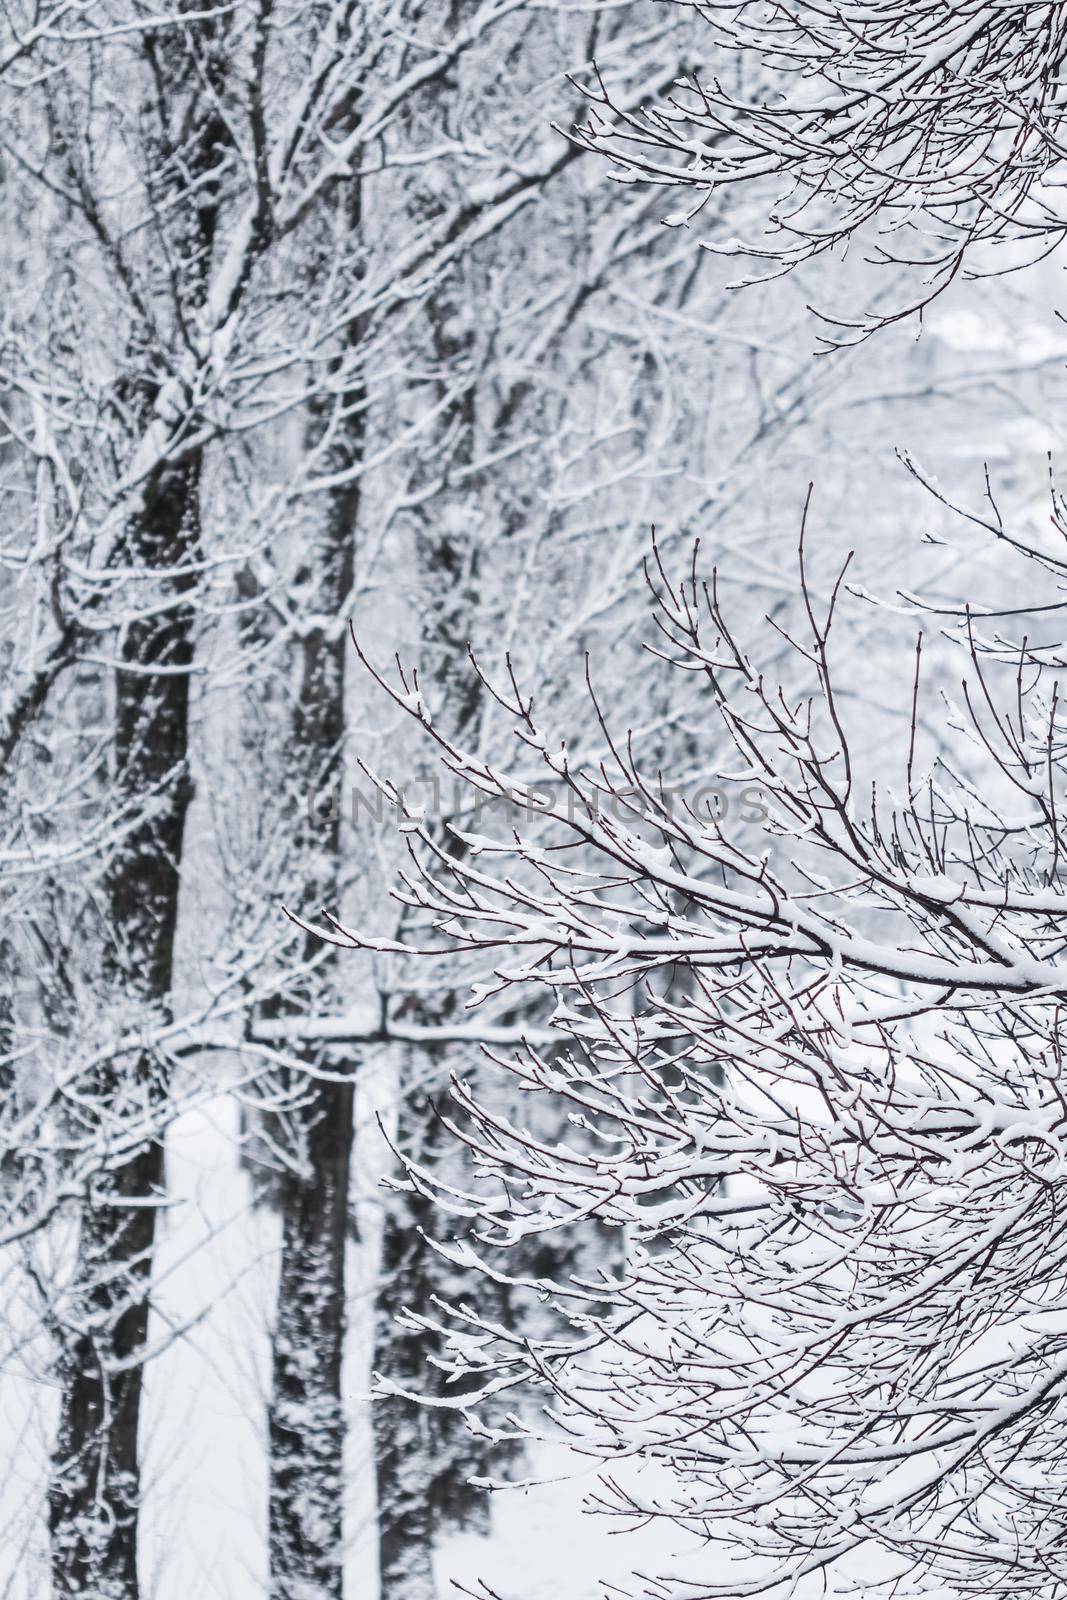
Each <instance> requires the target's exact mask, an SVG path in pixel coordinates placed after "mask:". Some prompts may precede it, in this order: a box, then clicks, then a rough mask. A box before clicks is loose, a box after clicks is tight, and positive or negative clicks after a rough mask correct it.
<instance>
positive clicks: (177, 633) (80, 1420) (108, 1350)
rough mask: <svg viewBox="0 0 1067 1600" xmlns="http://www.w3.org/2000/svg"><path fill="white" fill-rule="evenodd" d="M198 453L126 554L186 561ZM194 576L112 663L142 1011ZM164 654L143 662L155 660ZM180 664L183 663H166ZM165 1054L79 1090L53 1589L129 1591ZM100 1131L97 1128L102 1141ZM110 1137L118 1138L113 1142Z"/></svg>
mask: <svg viewBox="0 0 1067 1600" xmlns="http://www.w3.org/2000/svg"><path fill="white" fill-rule="evenodd" d="M199 485H200V461H199V458H198V457H195V456H194V457H193V458H191V459H190V460H188V461H186V462H185V463H183V465H182V466H181V467H174V468H170V467H163V468H161V469H160V470H159V472H158V473H157V474H156V475H155V476H154V477H153V478H152V479H151V480H150V481H149V483H148V485H147V487H146V490H145V493H144V500H143V503H142V506H141V509H140V511H139V513H138V515H137V516H136V517H135V518H133V519H132V521H131V524H130V526H129V528H128V530H127V540H126V549H125V552H124V555H125V558H126V559H127V560H128V561H129V562H130V563H131V564H136V565H137V566H138V567H139V568H141V569H151V570H154V571H167V570H169V569H172V568H175V567H181V566H183V565H188V563H189V562H190V560H191V558H192V556H193V555H194V554H195V552H196V550H197V546H198V542H199V509H198V495H199ZM193 582H194V579H193V577H192V576H190V575H189V574H188V573H186V574H179V575H178V576H177V577H175V578H174V579H173V580H172V581H171V583H170V586H169V587H170V596H169V598H170V599H171V600H172V602H173V603H172V604H171V605H170V607H169V609H167V610H166V611H163V612H162V613H160V612H156V614H154V615H152V616H150V617H148V618H146V619H143V620H137V621H135V622H133V623H131V624H130V625H129V626H128V627H127V628H126V630H125V633H124V636H123V638H122V640H121V642H120V658H121V660H122V661H123V662H124V663H128V664H129V665H130V666H131V667H134V666H135V667H137V668H138V669H139V670H137V671H124V670H123V669H122V668H121V667H120V668H119V670H118V672H117V674H116V685H115V695H116V708H115V769H116V788H117V791H118V794H119V797H120V799H121V800H122V801H123V802H128V803H131V804H136V805H139V806H140V807H141V817H140V820H139V821H138V823H137V824H136V826H135V827H134V828H133V830H132V832H130V833H129V834H128V835H127V836H126V838H125V839H124V840H123V842H122V844H121V845H120V846H119V848H118V850H117V852H116V854H115V857H114V859H113V860H112V862H111V863H110V865H109V867H108V870H107V872H106V875H105V884H104V904H105V909H106V916H107V921H108V929H107V937H108V941H109V942H108V949H107V955H106V959H105V964H104V967H105V970H104V978H105V985H106V988H107V990H108V991H109V994H110V996H111V997H112V998H113V1000H114V1002H115V1006H116V1013H117V1015H116V1022H117V1028H116V1032H121V1031H122V1028H123V1024H124V1022H125V1020H126V1010H127V1008H130V1009H131V1012H132V1011H133V1010H135V1011H136V1012H137V1014H139V1015H140V1016H142V1017H143V1018H144V1019H149V1018H153V1017H154V1018H162V1017H165V1016H166V1015H167V1014H168V1002H169V995H170V989H171V982H172V977H173V960H174V938H175V932H176V928H177V919H178V890H179V868H180V863H181V854H182V837H183V833H184V829H185V819H186V813H187V811H188V806H189V799H190V784H189V777H188V764H187V746H188V732H189V677H188V668H189V666H190V665H191V662H192V655H193V640H192V629H193V610H192V607H191V605H190V604H189V603H188V602H187V601H185V600H184V599H183V598H182V596H183V594H186V593H188V592H189V590H190V589H191V588H192V585H193ZM154 667H158V668H165V669H169V670H166V671H164V672H161V673H159V674H158V675H154V674H153V673H152V671H151V669H152V668H154ZM173 669H179V670H173ZM165 1098H166V1082H165V1080H164V1076H163V1072H162V1069H161V1068H160V1066H159V1064H158V1063H157V1062H156V1060H155V1059H154V1057H153V1056H152V1055H151V1054H150V1053H148V1052H144V1053H138V1054H135V1055H134V1056H133V1058H132V1059H131V1058H130V1056H116V1057H115V1059H114V1060H113V1061H112V1062H111V1063H110V1064H109V1065H108V1066H107V1067H106V1068H104V1069H102V1070H100V1071H99V1072H97V1073H96V1074H94V1076H93V1079H92V1081H91V1082H90V1083H89V1084H87V1085H86V1086H85V1088H84V1090H83V1095H82V1104H83V1105H87V1106H88V1110H87V1112H86V1117H87V1130H86V1131H87V1133H88V1134H89V1135H90V1136H91V1137H96V1138H97V1139H98V1140H99V1141H100V1143H101V1151H100V1153H101V1156H106V1149H107V1143H110V1144H111V1147H112V1149H113V1150H114V1152H115V1153H114V1156H113V1157H112V1158H111V1159H110V1160H107V1161H106V1164H104V1163H102V1165H103V1172H102V1176H101V1177H100V1178H99V1180H98V1181H97V1184H96V1185H95V1186H94V1188H93V1190H92V1192H91V1193H90V1194H89V1195H88V1196H87V1198H86V1200H85V1201H84V1203H83V1206H82V1212H81V1218H80V1228H79V1239H78V1256H77V1265H76V1268H75V1277H74V1282H73V1284H72V1286H71V1292H70V1297H69V1301H68V1303H67V1305H66V1306H65V1308H64V1309H63V1311H62V1312H61V1314H60V1324H61V1328H62V1341H63V1349H62V1354H61V1358H60V1368H61V1377H62V1385H63V1388H62V1397H61V1401H60V1419H59V1430H58V1435H57V1439H56V1445H55V1449H54V1452H53V1457H52V1474H51V1480H50V1485H49V1526H50V1531H51V1537H52V1575H53V1583H54V1586H55V1590H56V1593H57V1594H60V1595H80V1596H85V1597H88V1596H92V1600H136V1597H137V1595H138V1582H137V1525H138V1513H139V1509H140V1468H139V1462H138V1450H137V1435H138V1422H139V1417H140V1409H141V1394H142V1386H143V1351H144V1343H145V1333H146V1329H147V1324H148V1310H149V1303H148V1293H149V1286H150V1279H151V1272H152V1258H153V1247H154V1243H155V1225H156V1204H157V1201H158V1199H159V1198H160V1195H161V1192H162V1179H163V1146H162V1128H161V1126H160V1112H161V1109H162V1106H163V1103H164V1101H165ZM105 1141H106V1142H107V1143H105ZM116 1146H117V1148H115V1147H116Z"/></svg>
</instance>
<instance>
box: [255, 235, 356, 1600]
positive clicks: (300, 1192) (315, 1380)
mask: <svg viewBox="0 0 1067 1600" xmlns="http://www.w3.org/2000/svg"><path fill="white" fill-rule="evenodd" d="M357 220H358V219H357ZM359 398H360V397H358V396H356V395H353V394H349V395H348V396H346V401H347V403H348V405H347V409H348V416H347V418H346V419H345V420H344V421H343V422H342V424H341V429H342V431H341V434H340V437H339V439H338V441H337V442H336V444H335V445H334V447H333V449H332V451H331V452H330V470H333V471H342V470H344V469H346V468H350V467H352V466H354V465H356V464H357V463H358V461H359V459H360V453H361V451H362V447H363V422H362V415H363V413H362V409H361V407H360V405H359V403H358V401H359ZM321 420H322V421H324V420H325V419H321ZM358 515H359V491H358V486H355V485H354V486H352V487H343V488H341V489H338V490H336V491H335V492H333V493H332V494H331V496H330V499H329V502H328V505H327V508H326V515H325V517H324V519H323V523H322V527H321V531H320V533H319V535H318V537H317V538H316V540H315V541H314V544H313V547H312V550H311V552H310V554H309V561H310V563H311V572H312V574H313V577H314V583H313V586H312V587H313V592H314V602H313V603H314V609H315V611H316V612H317V614H318V615H319V616H321V617H323V618H324V619H325V620H324V622H323V624H322V625H320V626H316V627H314V628H312V629H311V630H310V631H309V633H308V634H307V636H306V637H305V639H304V641H303V646H302V654H303V662H302V672H301V680H300V686H299V690H298V693H297V700H296V704H295V707H294V712H293V718H292V727H291V735H290V739H291V743H290V763H289V785H288V788H289V794H290V798H291V801H292V811H293V827H294V829H295V850H296V854H295V860H296V863H297V873H298V877H299V881H298V884H297V886H296V890H295V892H296V893H297V894H298V895H299V897H300V900H299V903H301V904H304V905H308V906H314V907H318V906H320V905H326V906H331V905H336V904H337V901H338V897H339V895H340V892H341V860H340V844H341V840H340V817H341V809H342V808H341V806H340V804H339V803H338V804H337V805H334V806H333V807H332V808H331V810H330V813H329V815H326V816H321V817H320V816H316V817H315V819H314V820H312V819H311V818H310V817H309V814H308V812H309V806H308V797H309V795H314V796H318V795H323V796H326V795H330V796H332V795H334V794H335V793H338V792H339V790H340V787H341V784H342V779H343V773H344V750H343V740H344V727H345V704H344V701H345V662H346V658H347V650H348V637H347V633H346V632H345V630H344V628H343V626H342V623H343V614H342V613H343V607H344V605H345V602H346V600H347V598H348V596H349V594H350V593H351V589H352V581H353V575H354V570H355V540H356V531H357V522H358ZM313 953H321V952H320V947H319V946H318V944H317V942H312V943H311V944H310V945H309V948H308V951H307V954H308V955H309V956H310V955H311V954H313ZM331 965H332V963H331ZM328 989H329V979H328V977H327V978H320V979H319V980H318V982H317V984H316V985H315V987H314V988H313V989H312V988H309V990H308V992H307V993H305V994H289V995H286V996H285V998H284V1000H283V1001H281V1002H280V1003H279V1005H278V1007H277V1008H272V1009H274V1010H275V1014H276V1015H283V1014H285V1013H287V1012H288V1013H290V1014H292V1013H294V1012H296V1013H303V1014H307V1013H309V1012H312V1011H313V1010H314V1009H315V1005H316V1001H317V999H318V1001H327V1002H328V999H329V995H328V993H327V992H326V991H327V990H328ZM305 1055H306V1060H307V1065H308V1068H309V1073H308V1074H307V1075H306V1076H305V1077H304V1078H303V1080H302V1081H300V1082H296V1081H293V1075H290V1082H289V1087H290V1089H291V1091H292V1093H293V1096H294V1100H293V1104H292V1106H291V1108H289V1109H288V1110H287V1113H286V1116H285V1127H284V1130H283V1131H282V1132H281V1135H280V1137H281V1140H282V1142H283V1145H287V1146H288V1147H289V1148H288V1154H289V1158H290V1159H289V1162H288V1165H287V1166H286V1169H285V1170H284V1172H283V1173H282V1175H281V1177H280V1180H279V1183H278V1186H277V1190H276V1193H277V1198H278V1201H279V1203H280V1205H281V1209H282V1216H283V1224H282V1228H283V1232H282V1247H281V1261H280V1266H279V1279H278V1297H277V1305H276V1313H275V1326H274V1332H273V1339H272V1348H271V1370H272V1388H271V1401H270V1411H269V1433H270V1500H269V1542H270V1572H271V1580H270V1581H271V1595H272V1596H273V1597H274V1600H340V1596H341V1593H342V1580H343V1554H344V1527H343V1504H344V1488H345V1479H344V1440H345V1423H344V1410H343V1402H342V1394H341V1371H342V1362H343V1356H344V1336H345V1324H346V1316H345V1243H346V1239H347V1236H348V1180H349V1166H350V1161H351V1146H352V1106H353V1085H352V1083H351V1081H344V1082H336V1081H334V1082H330V1081H324V1080H323V1079H321V1078H316V1077H315V1076H314V1073H315V1070H316V1068H318V1067H320V1066H322V1065H324V1064H326V1063H324V1061H323V1058H322V1053H321V1052H316V1050H315V1049H314V1048H311V1049H308V1050H307V1051H306V1052H305ZM329 1066H330V1069H331V1071H332V1072H334V1073H336V1071H337V1066H336V1063H334V1062H332V1061H331V1062H329Z"/></svg>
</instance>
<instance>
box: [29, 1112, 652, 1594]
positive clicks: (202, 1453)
mask: <svg viewBox="0 0 1067 1600" xmlns="http://www.w3.org/2000/svg"><path fill="white" fill-rule="evenodd" d="M236 1134H237V1110H236V1105H235V1103H234V1102H233V1101H232V1100H231V1099H229V1098H228V1097H226V1096H220V1097H219V1098H218V1099H217V1100H215V1101H214V1102H212V1103H211V1105H209V1106H207V1107H205V1108H203V1109H201V1110H199V1111H197V1112H194V1113H191V1114H189V1115H188V1116H186V1117H184V1118H183V1119H182V1120H181V1121H180V1122H179V1123H178V1124H177V1125H176V1126H175V1128H174V1129H173V1130H172V1133H171V1136H170V1138H169V1140H168V1147H167V1160H168V1177H169V1186H170V1191H171V1193H172V1194H173V1196H174V1199H175V1203H174V1205H173V1206H172V1208H171V1209H170V1210H169V1211H168V1214H167V1217H166V1222H165V1226H164V1229H163V1235H162V1240H161V1246H160V1253H159V1290H158V1293H157V1297H156V1319H155V1327H154V1330H153V1337H154V1338H155V1339H157V1340H165V1341H167V1344H166V1348H165V1349H164V1350H163V1352H162V1353H161V1354H160V1355H159V1356H158V1357H157V1358H156V1359H155V1360H154V1361H153V1363H152V1364H151V1366H150V1368H149V1373H148V1381H147V1398H146V1417H145V1435H144V1440H145V1455H144V1460H145V1487H146V1506H145V1514H144V1519H143V1524H142V1563H141V1564H142V1572H143V1577H144V1593H145V1597H146V1600H191V1597H194V1596H195V1597H197V1600H211V1597H216V1596H217V1597H218V1600H260V1597H262V1596H264V1595H265V1594H266V1593H267V1588H266V1544H265V1534H266V1492H267V1482H266V1472H265V1461H266V1453H265V1449H264V1438H263V1433H264V1416H265V1400H266V1393H267V1388H266V1385H267V1376H268V1353H269V1343H268V1314H269V1307H270V1302H271V1290H272V1278H273V1261H274V1255H275V1248H276V1232H275V1226H274V1222H273V1219H272V1218H271V1217H270V1216H269V1215H268V1214H267V1213H265V1212H264V1211H262V1210H258V1211H257V1210H253V1208H252V1206H251V1204H250V1195H249V1188H248V1183H247V1180H246V1178H245V1176H244V1174H243V1173H242V1171H241V1169H240V1167H239V1165H238V1162H237V1147H236ZM352 1267H353V1288H354V1296H353V1303H354V1311H355V1317H354V1339H353V1346H354V1348H353V1351H352V1355H351V1360H350V1363H349V1368H350V1370H349V1373H348V1375H347V1379H346V1386H347V1388H348V1390H349V1396H350V1405H351V1420H352V1435H351V1440H350V1448H351V1452H352V1456H351V1467H350V1472H349V1481H350V1482H351V1484H352V1485H353V1498H352V1503H351V1504H350V1505H349V1507H348V1508H347V1513H348V1526H349V1529H350V1530H351V1546H350V1549H349V1551H348V1555H347V1561H346V1569H347V1570H346V1576H347V1580H348V1581H347V1590H348V1593H350V1594H351V1595H353V1596H357V1595H358V1596H359V1600H376V1596H375V1592H374V1583H373V1577H372V1574H373V1571H374V1552H373V1489H372V1477H371V1473H370V1457H369V1436H368V1432H367V1405H366V1402H365V1400H364V1399H363V1395H364V1394H365V1390H366V1385H367V1373H366V1370H365V1359H363V1351H365V1345H366V1341H365V1339H364V1340H362V1341H361V1340H360V1338H359V1331H360V1330H359V1310H360V1306H361V1304H362V1303H363V1297H362V1294H361V1285H360V1279H359V1270H360V1263H359V1260H358V1254H356V1255H354V1258H353V1262H352ZM5 1281H9V1280H7V1279H5ZM179 1307H181V1308H183V1310H184V1314H185V1319H186V1320H185V1323H184V1324H182V1323H181V1322H179V1320H178V1308H179ZM190 1308H193V1310H192V1311H190ZM39 1368H40V1362H39V1361H35V1359H34V1355H33V1353H32V1352H28V1353H25V1354H24V1356H23V1357H22V1358H21V1359H20V1360H19V1361H17V1362H13V1363H12V1364H11V1365H10V1366H5V1368H4V1370H3V1371H2V1372H0V1459H2V1461H3V1464H4V1472H3V1474H2V1477H0V1600H40V1597H41V1596H43V1595H45V1594H47V1592H48V1583H47V1572H46V1549H47V1547H46V1524H45V1520H44V1514H43V1504H42V1493H43V1475H44V1465H45V1460H46V1452H47V1441H48V1438H49V1436H50V1432H51V1428H52V1426H53V1418H54V1400H55V1396H54V1391H53V1390H52V1389H51V1387H50V1386H46V1385H43V1384H42V1383H41V1382H40V1381H39V1379H38V1378H36V1377H35V1376H34V1372H35V1370H39ZM532 1470H533V1472H534V1473H536V1475H538V1476H542V1475H543V1477H544V1478H545V1479H546V1480H547V1481H545V1482H544V1483H541V1484H539V1485H537V1486H536V1487H532V1488H527V1489H515V1490H509V1491H508V1492H507V1493H504V1494H499V1495H497V1496H495V1497H494V1500H493V1506H492V1530H491V1534H490V1536H489V1537H487V1538H482V1537H479V1536H476V1535H466V1534H457V1535H455V1536H453V1537H451V1538H449V1539H447V1540H446V1541H444V1543H443V1544H442V1547H441V1548H440V1550H439V1551H438V1553H437V1561H436V1573H437V1578H438V1592H439V1595H440V1597H441V1600H445V1597H446V1596H449V1595H454V1594H456V1593H457V1590H456V1589H455V1587H454V1583H456V1582H458V1583H461V1584H463V1585H465V1586H466V1587H468V1588H469V1589H471V1590H474V1591H475V1592H477V1587H476V1586H477V1583H478V1581H479V1580H484V1581H485V1582H486V1583H488V1584H489V1586H490V1587H491V1588H492V1589H495V1590H496V1591H497V1592H498V1593H499V1595H500V1596H501V1597H502V1600H560V1597H565V1600H599V1597H600V1596H601V1595H602V1594H603V1593H604V1583H605V1582H608V1583H610V1582H611V1581H612V1580H614V1581H616V1582H618V1581H619V1580H620V1579H622V1578H623V1577H625V1576H626V1575H627V1574H628V1573H629V1571H630V1570H631V1565H632V1563H633V1562H634V1561H636V1560H638V1554H637V1547H638V1546H640V1549H641V1551H642V1552H644V1553H651V1549H652V1548H653V1546H654V1545H655V1544H656V1542H657V1541H656V1540H655V1538H654V1537H652V1536H650V1535H649V1534H648V1533H644V1534H638V1535H635V1536H633V1537H619V1536H617V1535H613V1534H612V1533H611V1532H610V1531H609V1529H608V1527H607V1526H606V1525H605V1524H604V1523H602V1522H601V1521H600V1520H599V1519H590V1518H589V1517H586V1516H583V1514H582V1512H581V1509H580V1502H581V1498H582V1494H583V1492H584V1491H585V1489H586V1488H588V1487H589V1476H588V1473H587V1472H586V1471H585V1469H584V1467H583V1464H582V1463H580V1462H574V1461H571V1460H568V1459H567V1458H566V1457H565V1456H564V1455H562V1454H560V1455H555V1456H554V1455H551V1454H546V1455H545V1456H543V1457H541V1458H539V1459H538V1460H537V1461H536V1463H534V1464H533V1467H532ZM638 1564H640V1563H638Z"/></svg>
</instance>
